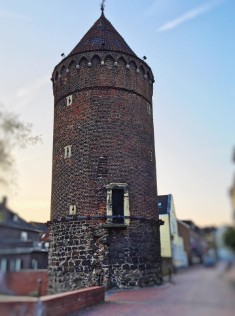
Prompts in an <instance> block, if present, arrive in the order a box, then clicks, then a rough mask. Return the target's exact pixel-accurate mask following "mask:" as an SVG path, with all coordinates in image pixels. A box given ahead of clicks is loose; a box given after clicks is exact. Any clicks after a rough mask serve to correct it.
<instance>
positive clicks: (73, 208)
mask: <svg viewBox="0 0 235 316" xmlns="http://www.w3.org/2000/svg"><path fill="white" fill-rule="evenodd" d="M69 215H76V205H70V206H69Z"/></svg>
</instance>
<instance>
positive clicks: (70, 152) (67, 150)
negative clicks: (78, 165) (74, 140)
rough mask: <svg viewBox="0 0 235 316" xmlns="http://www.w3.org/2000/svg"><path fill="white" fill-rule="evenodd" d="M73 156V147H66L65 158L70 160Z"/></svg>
mask: <svg viewBox="0 0 235 316" xmlns="http://www.w3.org/2000/svg"><path fill="white" fill-rule="evenodd" d="M71 156H72V145H69V146H65V147H64V158H65V159H66V158H69V157H71Z"/></svg>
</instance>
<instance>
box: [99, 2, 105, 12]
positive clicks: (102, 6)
mask: <svg viewBox="0 0 235 316" xmlns="http://www.w3.org/2000/svg"><path fill="white" fill-rule="evenodd" d="M104 3H105V0H102V2H101V5H100V7H101V11H102V13H103V12H104Z"/></svg>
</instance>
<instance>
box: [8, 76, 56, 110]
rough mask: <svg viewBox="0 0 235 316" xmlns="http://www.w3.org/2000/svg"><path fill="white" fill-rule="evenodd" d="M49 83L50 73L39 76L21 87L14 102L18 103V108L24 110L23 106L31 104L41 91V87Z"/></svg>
mask: <svg viewBox="0 0 235 316" xmlns="http://www.w3.org/2000/svg"><path fill="white" fill-rule="evenodd" d="M49 83H50V76H49V75H48V76H45V77H42V78H39V79H38V80H36V81H35V82H32V83H31V84H29V85H28V86H24V87H22V88H19V90H18V91H17V94H16V96H15V98H14V103H15V104H16V108H17V110H22V109H23V108H25V107H27V106H29V105H30V104H31V102H32V101H33V100H34V99H35V98H36V96H37V95H38V94H39V93H40V91H41V89H42V88H43V87H44V86H45V85H47V84H49Z"/></svg>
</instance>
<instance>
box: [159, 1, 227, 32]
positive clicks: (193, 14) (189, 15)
mask: <svg viewBox="0 0 235 316" xmlns="http://www.w3.org/2000/svg"><path fill="white" fill-rule="evenodd" d="M222 2H223V0H214V1H210V2H209V3H207V4H204V5H202V6H199V7H197V8H195V9H193V10H191V11H189V12H186V13H185V14H183V15H181V16H179V17H178V18H176V19H174V20H172V21H169V22H167V23H166V24H164V25H162V26H161V27H160V28H159V29H158V30H157V31H158V32H163V31H169V30H172V29H174V28H176V27H178V26H179V25H181V24H183V23H185V22H187V21H190V20H193V19H195V18H197V17H198V16H200V15H202V14H205V13H207V12H209V11H210V10H212V9H213V8H214V7H215V6H217V5H219V4H221V3H222Z"/></svg>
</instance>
